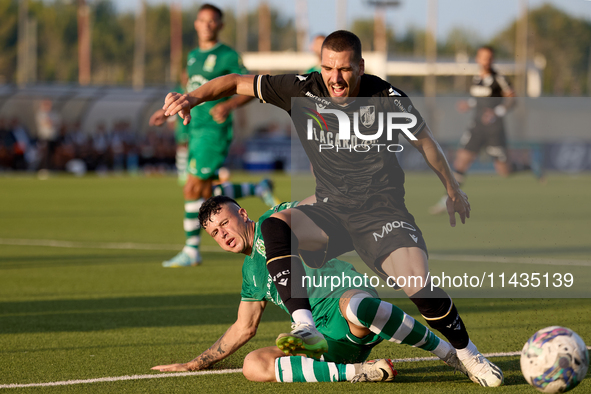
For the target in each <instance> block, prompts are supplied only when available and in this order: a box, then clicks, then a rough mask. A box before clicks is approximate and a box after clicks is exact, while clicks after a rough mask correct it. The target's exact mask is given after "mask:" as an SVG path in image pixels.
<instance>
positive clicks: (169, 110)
mask: <svg viewBox="0 0 591 394" xmlns="http://www.w3.org/2000/svg"><path fill="white" fill-rule="evenodd" d="M197 104H198V103H197V99H196V98H194V97H191V96H189V95H187V94H180V93H176V92H171V93H168V94H167V95H166V99H164V106H163V107H162V109H163V110H164V115H165V116H172V115H175V114H179V116H180V117H181V118H183V124H184V125H188V124H189V122H190V121H191V108H193V107H194V106H195V105H197Z"/></svg>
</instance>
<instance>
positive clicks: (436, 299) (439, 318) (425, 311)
mask: <svg viewBox="0 0 591 394" xmlns="http://www.w3.org/2000/svg"><path fill="white" fill-rule="evenodd" d="M410 299H411V300H412V302H414V303H415V305H416V306H417V307H418V308H419V312H420V313H421V315H423V317H424V318H425V320H427V323H429V326H431V328H433V329H435V330H437V331H439V332H440V333H441V334H442V335H443V336H444V337H445V338H446V339H447V341H448V342H449V343H450V344H451V345H452V346H453V347H454V348H456V349H463V348H465V347H466V346H468V342H469V341H470V337H469V336H468V331H466V327H465V326H464V322H463V321H462V318H461V317H460V315H459V313H458V310H457V309H456V306H455V305H454V304H453V302H452V300H451V298H450V297H449V296H448V295H447V293H446V292H445V291H443V290H442V289H440V288H439V287H434V288H433V291H431V285H430V284H429V285H428V286H425V287H424V288H422V289H421V290H419V291H418V292H417V293H416V294H415V295H413V296H412V297H410Z"/></svg>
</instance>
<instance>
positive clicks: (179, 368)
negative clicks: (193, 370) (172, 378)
mask: <svg viewBox="0 0 591 394" xmlns="http://www.w3.org/2000/svg"><path fill="white" fill-rule="evenodd" d="M151 369H153V370H155V371H162V372H184V371H190V369H189V368H188V367H187V364H169V365H157V366H155V367H152V368H151Z"/></svg>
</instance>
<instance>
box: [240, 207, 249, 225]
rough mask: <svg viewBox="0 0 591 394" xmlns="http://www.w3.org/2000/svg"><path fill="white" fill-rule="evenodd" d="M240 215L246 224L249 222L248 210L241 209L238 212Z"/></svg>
mask: <svg viewBox="0 0 591 394" xmlns="http://www.w3.org/2000/svg"><path fill="white" fill-rule="evenodd" d="M238 215H239V216H240V217H241V218H242V220H244V222H247V221H248V212H246V209H244V208H240V209H239V210H238Z"/></svg>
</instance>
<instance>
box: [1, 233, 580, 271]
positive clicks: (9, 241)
mask: <svg viewBox="0 0 591 394" xmlns="http://www.w3.org/2000/svg"><path fill="white" fill-rule="evenodd" d="M0 245H9V246H47V247H53V248H74V249H76V248H77V249H116V250H122V249H125V250H179V249H181V248H182V247H183V245H181V244H146V243H135V242H75V241H58V240H51V239H18V238H0ZM200 249H201V250H202V251H203V252H208V253H223V252H224V251H223V250H222V249H220V248H218V247H216V246H208V245H204V246H201V247H200ZM345 255H346V256H355V255H356V253H354V252H350V253H346V254H345ZM430 258H431V259H433V260H443V261H463V262H478V263H507V264H535V265H554V266H557V265H559V266H581V267H591V261H590V260H575V259H543V258H537V257H509V256H487V255H462V254H440V253H431V254H430Z"/></svg>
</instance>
